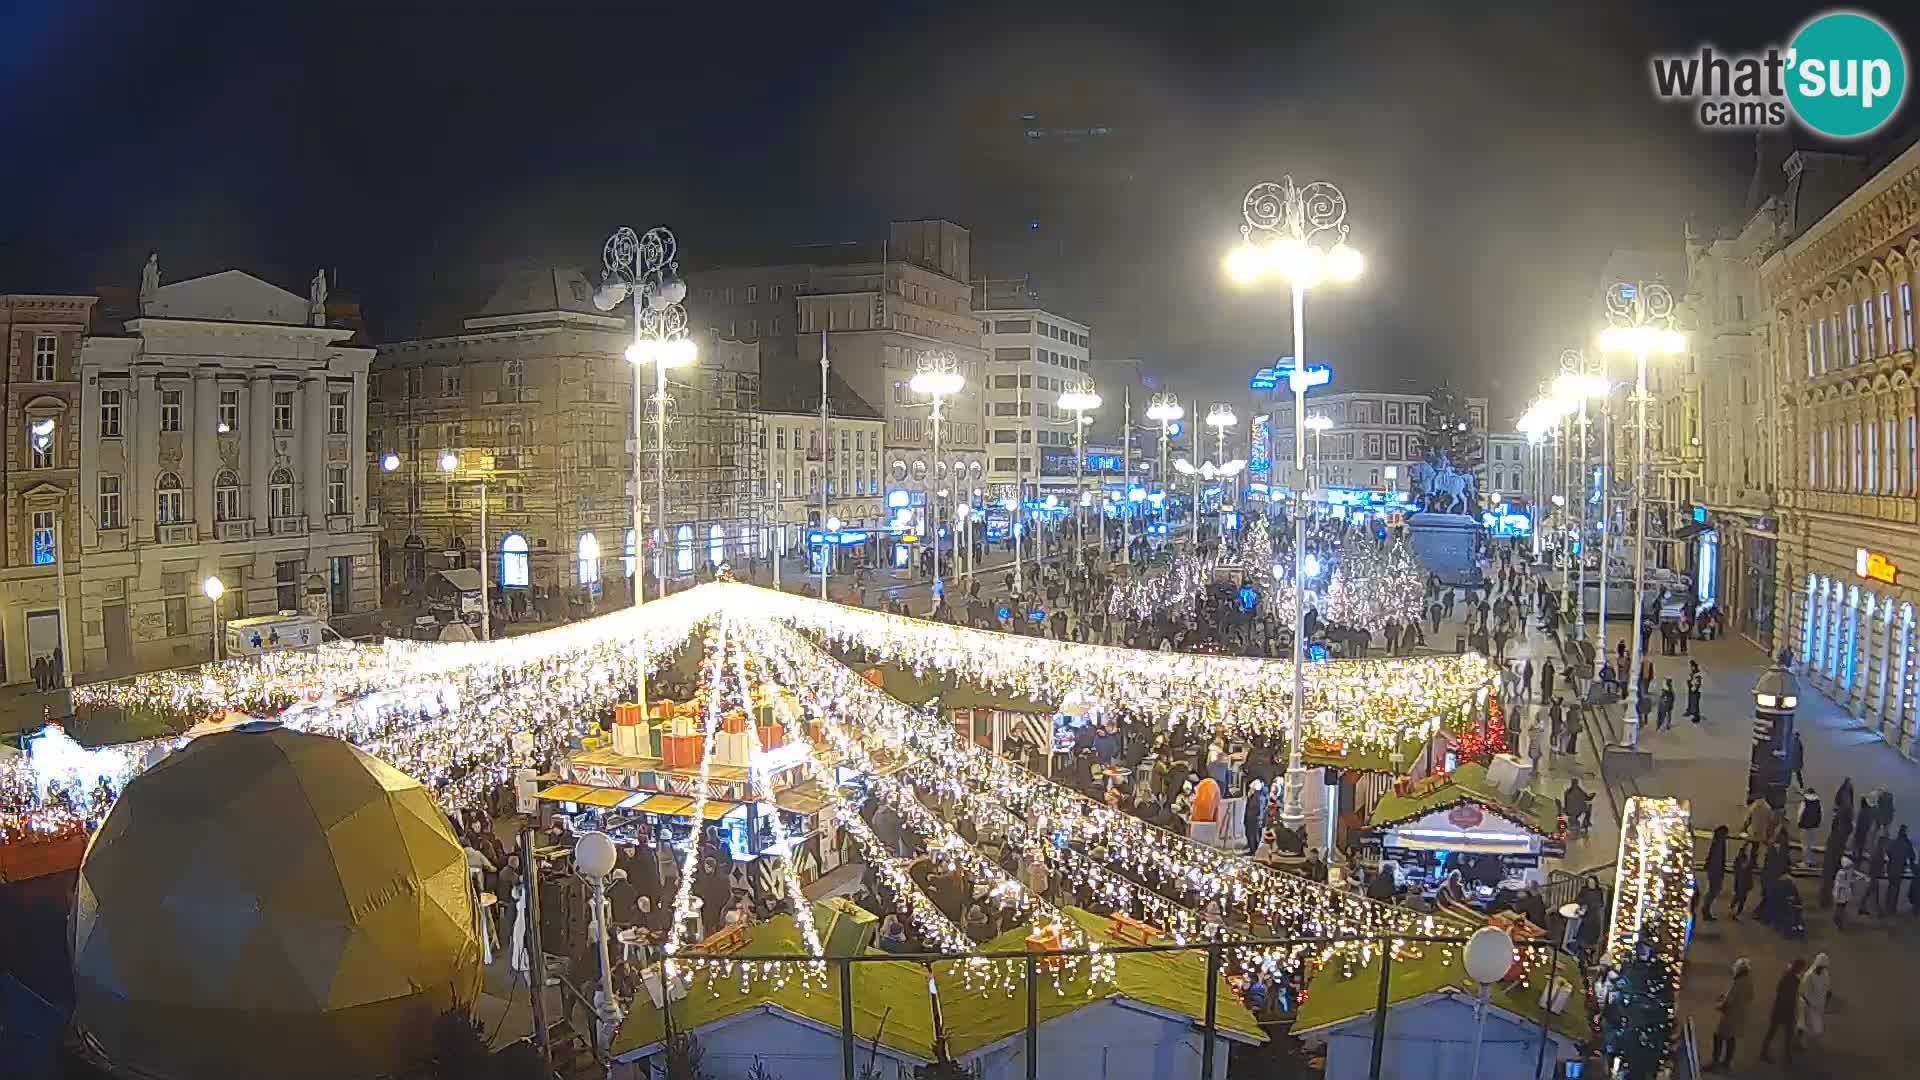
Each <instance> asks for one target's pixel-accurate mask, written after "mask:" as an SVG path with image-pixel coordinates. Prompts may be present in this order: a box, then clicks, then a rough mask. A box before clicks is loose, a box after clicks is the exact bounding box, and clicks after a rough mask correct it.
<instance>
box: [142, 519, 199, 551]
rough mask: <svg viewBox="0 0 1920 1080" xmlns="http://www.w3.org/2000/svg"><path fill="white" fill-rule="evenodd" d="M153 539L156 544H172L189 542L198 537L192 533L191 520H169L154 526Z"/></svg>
mask: <svg viewBox="0 0 1920 1080" xmlns="http://www.w3.org/2000/svg"><path fill="white" fill-rule="evenodd" d="M153 539H154V542H155V543H157V544H165V545H168V546H174V545H180V544H191V543H193V542H194V541H195V540H197V539H198V537H197V536H196V535H195V533H194V530H193V522H191V521H188V522H178V521H170V522H167V523H165V524H163V525H156V526H154V528H153Z"/></svg>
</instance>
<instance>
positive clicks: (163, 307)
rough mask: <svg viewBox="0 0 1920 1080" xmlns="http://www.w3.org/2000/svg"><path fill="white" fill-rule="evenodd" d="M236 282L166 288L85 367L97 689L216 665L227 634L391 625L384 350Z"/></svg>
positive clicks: (107, 337)
mask: <svg viewBox="0 0 1920 1080" xmlns="http://www.w3.org/2000/svg"><path fill="white" fill-rule="evenodd" d="M325 296H326V290H325V286H324V284H323V283H321V281H320V280H316V283H315V286H314V293H313V295H312V296H309V297H301V296H298V295H296V294H294V293H291V292H288V291H287V290H285V289H282V288H280V287H279V286H277V285H273V284H271V283H269V282H266V281H262V280H261V279H259V278H257V277H253V276H252V275H250V274H246V273H243V272H241V271H239V270H228V271H224V272H222V273H218V274H211V275H208V276H205V277H199V278H192V279H189V280H186V281H180V282H175V283H173V284H170V285H161V284H159V281H158V270H157V267H156V266H155V264H152V263H150V264H149V278H148V280H147V281H146V282H145V283H144V284H143V286H142V288H141V291H140V310H139V314H138V316H137V317H135V318H133V319H129V320H127V321H126V323H125V325H124V332H120V333H111V334H108V333H100V334H94V335H92V336H90V337H88V338H87V339H86V342H85V344H84V346H83V347H82V349H81V351H80V370H79V379H80V394H79V400H80V408H79V410H78V415H77V417H76V418H75V421H76V426H77V427H78V428H79V429H80V432H81V435H82V438H81V441H80V444H79V486H80V498H79V506H78V510H79V514H78V517H79V523H80V527H79V530H78V533H79V535H78V543H79V546H80V553H81V575H80V576H81V581H80V594H81V598H82V603H81V611H82V613H83V614H82V618H81V621H80V625H79V627H78V629H79V633H77V634H73V635H72V637H73V640H74V646H73V648H74V650H75V651H76V652H80V653H81V654H82V655H83V659H84V662H85V665H86V670H87V671H88V672H89V673H90V674H92V675H96V676H99V675H108V674H115V673H119V672H125V671H131V670H145V669H151V668H161V667H171V666H176V665H180V664H187V663H196V662H199V661H201V660H204V659H206V657H207V655H208V652H209V649H210V642H211V640H212V633H213V629H214V627H213V617H214V611H213V605H212V604H211V602H209V601H208V600H207V598H206V597H205V596H204V595H203V593H202V587H201V585H202V582H203V581H204V580H205V579H206V578H208V577H211V576H218V577H219V578H220V579H221V581H222V582H223V583H224V584H225V586H226V595H225V598H224V599H223V600H222V602H221V611H220V613H219V614H220V617H221V618H223V619H231V618H238V617H241V616H246V615H258V614H267V613H272V612H274V611H279V610H286V609H297V610H305V611H309V612H312V613H315V614H319V615H322V616H323V617H331V616H332V615H334V614H338V613H346V612H352V611H358V610H361V609H363V608H368V607H377V606H378V605H379V603H380V587H379V578H378V574H377V569H376V566H375V562H374V552H375V546H374V545H375V541H376V531H377V517H376V516H375V515H374V514H371V513H370V512H369V510H368V503H367V451H366V446H367V429H366V428H367V421H366V415H367V413H366V402H367V370H368V366H369V365H370V364H371V362H372V360H373V350H372V349H366V348H359V347H355V346H353V345H350V344H348V340H349V339H350V338H351V337H352V336H353V334H354V331H353V330H352V329H349V328H344V327H332V326H327V325H325V323H326V315H325Z"/></svg>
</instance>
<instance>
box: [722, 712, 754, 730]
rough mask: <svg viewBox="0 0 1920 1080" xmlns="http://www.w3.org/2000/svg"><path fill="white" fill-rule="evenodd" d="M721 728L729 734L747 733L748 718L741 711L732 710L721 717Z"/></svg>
mask: <svg viewBox="0 0 1920 1080" xmlns="http://www.w3.org/2000/svg"><path fill="white" fill-rule="evenodd" d="M720 730H722V731H724V732H726V733H727V734H729V735H745V734H746V733H747V718H746V717H745V716H742V715H741V714H739V713H731V712H730V713H728V714H727V715H726V716H724V717H721V719H720Z"/></svg>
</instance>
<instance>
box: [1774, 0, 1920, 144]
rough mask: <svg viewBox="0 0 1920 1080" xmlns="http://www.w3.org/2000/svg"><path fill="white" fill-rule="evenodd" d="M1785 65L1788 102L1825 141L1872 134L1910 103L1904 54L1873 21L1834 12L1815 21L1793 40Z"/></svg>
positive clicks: (1868, 16) (1804, 122)
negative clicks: (1829, 138)
mask: <svg viewBox="0 0 1920 1080" xmlns="http://www.w3.org/2000/svg"><path fill="white" fill-rule="evenodd" d="M1787 63H1788V70H1787V101H1788V102H1789V103H1790V104H1792V106H1793V111H1794V114H1795V115H1796V116H1798V117H1800V122H1801V123H1803V124H1805V125H1807V126H1808V127H1809V128H1812V129H1813V130H1814V131H1817V132H1819V133H1820V134H1822V135H1829V136H1832V137H1833V138H1836V139H1850V138H1853V137H1855V136H1859V135H1865V134H1868V133H1869V132H1872V131H1874V130H1876V129H1877V128H1879V127H1880V125H1882V124H1884V123H1886V122H1887V121H1888V120H1890V119H1892V118H1893V114H1894V113H1895V112H1896V111H1897V110H1898V109H1899V108H1900V102H1901V99H1903V98H1904V97H1906V93H1907V56H1906V52H1905V51H1904V50H1903V49H1901V48H1900V41H1899V39H1897V38H1895V37H1894V36H1893V32H1892V31H1890V30H1888V29H1887V28H1886V26H1885V25H1883V24H1882V23H1881V22H1880V20H1878V19H1876V18H1874V17H1873V16H1871V15H1863V14H1861V13H1859V12H1856V11H1835V12H1829V13H1828V14H1825V15H1821V16H1819V17H1817V18H1815V19H1813V20H1812V21H1810V22H1808V23H1807V24H1806V25H1805V26H1802V27H1801V28H1800V32H1799V33H1797V34H1795V35H1794V36H1793V41H1792V43H1791V44H1790V45H1789V46H1788V60H1787Z"/></svg>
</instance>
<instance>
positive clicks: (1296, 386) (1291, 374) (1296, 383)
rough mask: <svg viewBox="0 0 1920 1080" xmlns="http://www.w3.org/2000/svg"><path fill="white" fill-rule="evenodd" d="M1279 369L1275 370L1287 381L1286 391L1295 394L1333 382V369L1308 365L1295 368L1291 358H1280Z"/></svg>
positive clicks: (1321, 365) (1325, 366)
mask: <svg viewBox="0 0 1920 1080" xmlns="http://www.w3.org/2000/svg"><path fill="white" fill-rule="evenodd" d="M1280 361H1281V364H1282V366H1281V367H1278V368H1276V369H1275V370H1276V371H1278V372H1279V373H1280V375H1281V377H1283V378H1285V379H1286V380H1287V389H1289V390H1293V391H1296V392H1299V391H1306V390H1311V389H1313V388H1314V387H1316V386H1325V385H1327V384H1328V383H1331V382H1332V381H1333V369H1332V368H1331V367H1328V366H1327V365H1325V364H1308V365H1306V366H1304V367H1295V366H1294V365H1293V358H1292V357H1290V356H1283V357H1281V358H1280Z"/></svg>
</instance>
